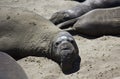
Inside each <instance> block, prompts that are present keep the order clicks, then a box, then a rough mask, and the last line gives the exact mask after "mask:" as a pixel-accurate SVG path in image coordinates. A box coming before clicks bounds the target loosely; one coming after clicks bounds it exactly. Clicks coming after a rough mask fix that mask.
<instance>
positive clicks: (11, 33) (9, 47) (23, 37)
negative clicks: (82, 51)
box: [0, 6, 79, 71]
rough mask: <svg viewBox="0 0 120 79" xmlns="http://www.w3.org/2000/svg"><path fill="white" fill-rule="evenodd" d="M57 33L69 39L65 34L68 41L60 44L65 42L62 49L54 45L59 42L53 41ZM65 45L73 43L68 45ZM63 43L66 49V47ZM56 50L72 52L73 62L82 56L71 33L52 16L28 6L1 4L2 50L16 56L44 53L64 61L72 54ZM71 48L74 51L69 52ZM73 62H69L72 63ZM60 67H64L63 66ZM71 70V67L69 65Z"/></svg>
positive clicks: (0, 44) (0, 43) (0, 41)
mask: <svg viewBox="0 0 120 79" xmlns="http://www.w3.org/2000/svg"><path fill="white" fill-rule="evenodd" d="M61 33H62V35H61ZM57 36H58V37H57ZM56 37H57V38H58V39H59V38H60V39H61V38H62V37H67V39H66V38H63V39H65V40H66V41H67V42H66V41H65V42H66V43H65V44H61V43H62V42H64V40H62V42H61V43H59V44H58V45H59V46H60V47H62V46H63V49H59V48H55V49H54V48H53V47H52V45H53V44H54V43H55V42H56V40H55V41H53V40H54V39H56ZM69 38H70V39H72V41H73V43H72V42H70V41H69ZM66 45H67V46H68V45H70V46H69V47H66ZM64 47H65V49H67V50H64ZM58 49H59V50H58ZM54 50H58V51H62V54H63V55H64V54H67V53H69V54H71V55H69V56H70V58H69V59H70V60H71V62H72V61H73V60H75V59H76V57H78V56H79V55H78V51H77V50H78V48H77V45H76V43H75V40H74V39H73V38H72V36H71V35H70V34H68V33H67V32H64V31H62V30H61V29H59V28H57V27H55V25H54V24H53V23H51V22H50V21H49V20H46V19H44V18H43V17H41V16H40V15H37V14H36V13H33V12H31V11H27V10H25V9H21V8H19V9H18V8H14V7H5V6H3V7H2V6H1V8H0V51H3V52H6V53H8V54H9V55H11V56H12V57H13V58H16V59H18V58H22V57H26V56H45V57H48V58H50V59H53V60H54V61H56V60H57V62H60V64H63V61H65V59H67V58H65V57H69V56H68V54H67V55H64V56H65V57H63V58H62V57H61V55H62V54H61V53H60V54H56V53H57V52H56V51H54ZM69 50H72V51H73V52H71V51H70V52H69ZM72 55H73V57H72ZM74 55H76V56H74ZM58 57H61V59H59V58H58ZM58 59H59V60H58ZM66 61H67V60H66ZM74 62H75V61H74ZM68 64H69V63H68ZM71 65H72V64H71V63H70V64H69V66H71ZM61 68H62V70H63V67H61ZM69 70H71V69H70V68H69V69H68V71H69Z"/></svg>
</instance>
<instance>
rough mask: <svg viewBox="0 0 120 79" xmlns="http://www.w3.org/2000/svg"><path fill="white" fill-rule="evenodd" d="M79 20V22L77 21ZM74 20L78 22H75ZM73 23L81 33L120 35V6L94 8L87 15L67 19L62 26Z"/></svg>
mask: <svg viewBox="0 0 120 79" xmlns="http://www.w3.org/2000/svg"><path fill="white" fill-rule="evenodd" d="M76 21H77V22H76ZM74 22H76V23H75V24H74ZM72 23H73V24H74V25H73V27H72V28H73V29H74V30H75V31H77V33H80V34H86V35H92V36H101V35H120V7H115V8H108V9H96V10H92V11H90V12H88V13H86V14H85V15H83V16H81V17H79V18H76V19H72V20H69V21H66V22H64V23H62V24H60V25H58V26H59V27H60V28H62V29H63V28H67V26H70V25H71V24H72Z"/></svg>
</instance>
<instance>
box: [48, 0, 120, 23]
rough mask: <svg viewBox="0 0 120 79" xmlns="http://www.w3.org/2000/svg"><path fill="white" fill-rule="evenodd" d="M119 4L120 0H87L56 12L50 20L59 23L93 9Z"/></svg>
mask: <svg viewBox="0 0 120 79" xmlns="http://www.w3.org/2000/svg"><path fill="white" fill-rule="evenodd" d="M117 6H120V0H86V1H84V2H82V3H80V4H78V5H77V6H75V7H73V8H70V9H68V10H64V11H60V12H56V13H54V14H53V15H52V17H51V18H50V21H52V22H53V23H54V24H56V25H57V24H60V23H62V22H65V21H67V20H70V19H73V18H77V17H80V16H81V15H83V14H85V13H87V12H89V11H91V10H93V9H97V8H111V7H117Z"/></svg>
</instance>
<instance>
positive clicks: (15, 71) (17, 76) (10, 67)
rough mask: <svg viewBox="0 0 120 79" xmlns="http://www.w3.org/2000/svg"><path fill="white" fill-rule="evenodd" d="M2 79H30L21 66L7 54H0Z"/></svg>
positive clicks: (0, 74)
mask: <svg viewBox="0 0 120 79" xmlns="http://www.w3.org/2000/svg"><path fill="white" fill-rule="evenodd" d="M0 79H28V78H27V76H26V74H25V72H24V70H23V69H22V68H21V66H20V65H19V64H18V63H17V62H16V61H15V60H14V59H13V58H12V57H10V56H9V55H7V54H6V53H3V52H0Z"/></svg>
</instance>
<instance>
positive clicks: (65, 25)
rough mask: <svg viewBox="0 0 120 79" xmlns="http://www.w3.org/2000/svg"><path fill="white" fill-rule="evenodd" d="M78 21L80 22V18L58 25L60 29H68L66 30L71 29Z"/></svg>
mask: <svg viewBox="0 0 120 79" xmlns="http://www.w3.org/2000/svg"><path fill="white" fill-rule="evenodd" d="M77 20H78V18H74V19H71V20H68V21H65V22H63V23H60V24H58V25H57V26H58V27H59V28H60V29H66V28H69V27H70V26H73V25H74V24H75V23H76V22H77Z"/></svg>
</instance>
